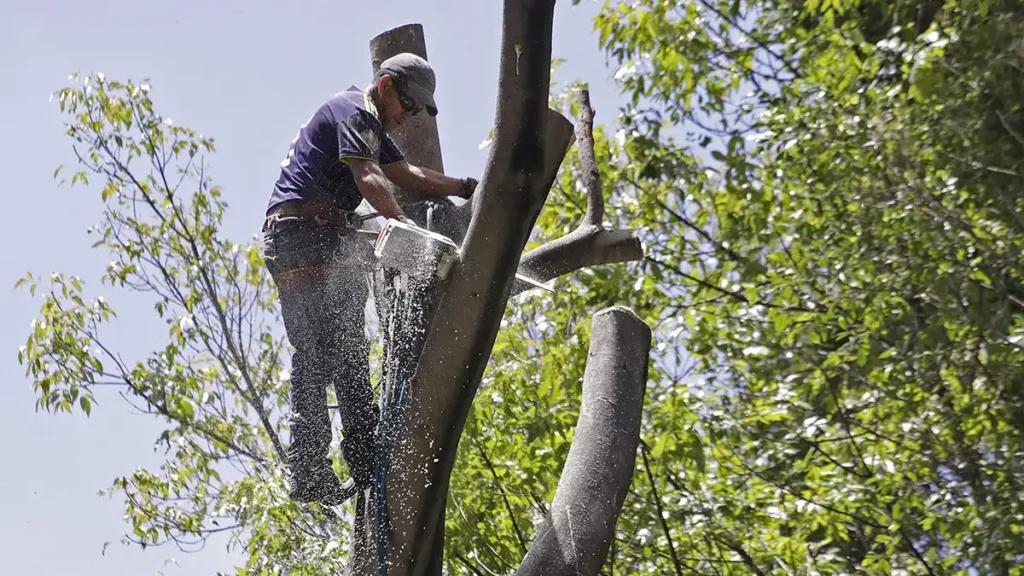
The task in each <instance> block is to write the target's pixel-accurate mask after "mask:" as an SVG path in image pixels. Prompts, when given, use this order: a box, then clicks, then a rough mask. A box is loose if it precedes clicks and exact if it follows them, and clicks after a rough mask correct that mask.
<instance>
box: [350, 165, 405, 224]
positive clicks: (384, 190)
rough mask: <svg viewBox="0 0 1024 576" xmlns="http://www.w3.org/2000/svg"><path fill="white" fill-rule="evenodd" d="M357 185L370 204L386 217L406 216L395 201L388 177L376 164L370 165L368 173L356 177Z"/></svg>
mask: <svg viewBox="0 0 1024 576" xmlns="http://www.w3.org/2000/svg"><path fill="white" fill-rule="evenodd" d="M356 186H357V187H358V188H359V193H360V194H362V196H363V198H366V201H367V202H369V203H370V206H372V207H373V209H374V210H376V211H377V212H378V213H380V215H381V216H384V217H385V218H398V217H404V216H405V213H404V212H402V208H401V207H400V206H399V205H398V202H396V201H395V197H394V195H393V194H391V188H390V185H389V182H388V179H387V177H386V176H384V173H383V172H381V171H380V168H377V167H376V165H374V166H373V167H370V169H369V170H367V171H366V173H364V174H360V175H359V177H358V178H356Z"/></svg>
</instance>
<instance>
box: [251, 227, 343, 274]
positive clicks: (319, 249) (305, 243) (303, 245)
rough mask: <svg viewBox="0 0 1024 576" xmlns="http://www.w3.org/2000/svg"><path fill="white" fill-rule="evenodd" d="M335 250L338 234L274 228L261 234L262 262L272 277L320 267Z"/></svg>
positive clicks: (326, 230)
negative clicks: (314, 266)
mask: <svg viewBox="0 0 1024 576" xmlns="http://www.w3.org/2000/svg"><path fill="white" fill-rule="evenodd" d="M337 247H338V230H337V229H335V228H325V227H317V226H308V225H301V224H299V225H281V224H278V225H275V226H273V227H271V228H270V229H268V230H266V231H265V232H264V233H263V258H264V261H265V262H266V265H267V268H268V269H269V270H270V273H271V274H276V273H278V272H287V271H289V270H295V269H298V268H305V267H307V266H313V265H316V264H321V263H323V262H324V261H326V260H327V259H329V258H330V257H331V254H332V253H334V252H335V251H336V250H337Z"/></svg>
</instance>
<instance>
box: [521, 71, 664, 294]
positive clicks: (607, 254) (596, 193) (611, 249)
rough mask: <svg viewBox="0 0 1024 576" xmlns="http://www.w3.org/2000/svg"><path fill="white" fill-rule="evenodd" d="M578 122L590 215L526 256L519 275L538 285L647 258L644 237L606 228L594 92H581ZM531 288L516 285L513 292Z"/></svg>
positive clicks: (577, 136)
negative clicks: (596, 152) (590, 268)
mask: <svg viewBox="0 0 1024 576" xmlns="http://www.w3.org/2000/svg"><path fill="white" fill-rule="evenodd" d="M578 108H579V117H578V118H577V120H576V141H577V143H578V144H579V157H580V179H581V180H582V181H583V188H584V189H585V190H586V193H587V212H586V214H585V215H584V216H583V221H582V222H581V223H580V225H579V227H577V228H576V229H575V230H573V231H572V232H571V233H569V234H567V235H565V236H563V237H561V238H559V239H557V240H553V241H551V242H548V243H547V244H544V245H543V246H539V247H537V248H535V249H533V250H530V251H529V252H527V253H526V254H524V255H523V258H522V262H520V264H519V272H520V273H521V274H522V275H524V276H526V277H527V278H531V279H533V280H536V281H538V282H547V281H548V280H552V279H554V278H558V277H559V276H562V275H564V274H568V273H569V272H572V271H574V270H579V269H580V268H586V267H587V266H595V265H598V264H610V263H613V262H630V261H635V260H640V259H642V258H643V257H644V248H643V245H642V244H641V243H640V238H639V237H637V234H636V232H635V231H633V230H608V229H606V228H605V227H604V224H603V221H604V189H603V187H602V185H601V175H600V173H599V172H598V169H597V159H596V158H595V156H594V110H593V108H591V107H590V92H589V91H588V90H581V91H580V94H579V101H578ZM529 288H530V285H529V284H526V283H525V282H518V281H517V282H516V283H515V284H514V285H513V286H512V293H513V294H518V293H520V292H522V291H524V290H527V289H529Z"/></svg>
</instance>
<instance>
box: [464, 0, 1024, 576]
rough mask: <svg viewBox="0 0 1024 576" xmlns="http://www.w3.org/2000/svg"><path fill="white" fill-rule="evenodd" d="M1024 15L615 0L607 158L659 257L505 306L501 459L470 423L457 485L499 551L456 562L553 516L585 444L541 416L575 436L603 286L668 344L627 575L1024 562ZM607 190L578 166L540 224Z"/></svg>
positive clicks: (613, 182) (973, 9) (471, 523)
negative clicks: (571, 462)
mask: <svg viewBox="0 0 1024 576" xmlns="http://www.w3.org/2000/svg"><path fill="white" fill-rule="evenodd" d="M1021 24H1022V14H1021V12H1020V9H1019V7H1018V5H1017V4H1015V3H1009V2H1006V3H1003V2H970V3H957V2H948V3H942V2H934V1H933V2H901V3H887V2H868V1H861V2H851V1H847V0H843V1H839V2H828V1H825V2H817V1H813V0H812V1H808V2H806V3H804V2H799V3H794V2H788V1H772V2H739V1H732V0H729V1H724V0H723V1H716V0H693V1H689V2H676V1H662V0H640V1H637V2H630V3H628V4H627V3H622V4H607V5H606V6H605V9H604V10H603V11H602V13H601V14H600V15H599V16H598V18H597V19H596V20H595V28H596V30H597V31H598V33H599V35H600V37H601V42H602V46H603V47H604V48H605V49H606V50H607V52H608V54H609V55H610V56H611V57H612V58H613V59H614V60H615V61H616V62H617V63H618V65H619V68H618V72H617V73H616V79H617V80H618V81H619V82H620V85H621V87H622V89H623V92H624V94H625V95H626V96H627V100H628V104H627V105H626V107H625V109H623V110H622V112H621V114H620V115H619V117H618V119H617V120H618V125H619V126H618V128H619V129H618V131H617V132H616V133H615V135H614V136H612V137H611V138H609V135H608V134H604V133H601V134H600V136H599V137H598V139H597V143H598V159H599V162H600V163H601V164H602V165H603V167H602V178H603V181H604V184H605V188H606V193H607V194H608V195H610V196H611V198H612V204H613V205H614V206H616V208H610V209H609V213H610V214H611V215H612V216H613V217H617V218H619V220H620V222H619V224H620V225H623V226H632V227H641V228H644V229H645V230H646V233H645V238H644V239H645V242H646V245H647V249H648V251H649V258H648V260H647V261H646V262H645V263H644V264H643V265H642V267H634V266H629V267H615V268H609V269H600V270H595V271H592V272H593V273H591V274H581V275H578V276H577V277H575V278H574V279H572V280H565V281H562V283H561V284H560V288H561V289H563V290H565V291H566V292H565V293H561V294H558V295H554V296H538V297H535V298H533V299H531V300H530V301H529V302H528V303H526V304H524V305H523V312H522V313H518V312H517V313H515V314H511V315H510V325H509V327H508V330H509V332H508V333H506V334H505V335H504V336H503V339H502V342H509V343H510V344H509V345H508V348H506V349H505V350H502V351H499V352H497V353H496V354H495V362H496V364H497V366H500V368H501V369H500V371H495V374H500V376H498V375H496V376H494V377H493V378H492V379H491V380H489V381H488V383H487V384H488V388H487V389H485V390H484V391H483V393H482V394H481V397H480V398H479V399H478V400H477V403H476V405H475V406H474V417H473V418H474V419H473V423H472V424H471V426H473V427H474V429H476V430H480V431H481V433H482V434H483V435H485V436H487V437H489V438H493V440H491V442H493V443H492V444H489V445H488V449H489V450H490V452H489V455H488V459H489V460H490V462H491V463H494V462H498V463H499V464H498V466H499V468H503V469H502V470H500V474H501V476H500V478H501V480H500V481H498V480H497V479H496V477H495V475H494V474H491V472H490V470H489V469H488V468H489V467H488V464H487V462H486V461H485V460H484V459H483V457H482V456H478V455H475V454H474V452H473V449H472V448H471V447H467V446H463V447H462V452H461V453H460V461H459V464H458V466H457V469H458V470H460V476H459V478H458V479H457V481H456V483H455V484H454V485H453V489H452V501H451V502H450V510H451V509H452V507H453V506H454V505H455V504H456V502H455V501H456V500H457V499H458V498H460V497H461V498H463V499H464V500H463V501H461V502H458V505H459V506H461V507H462V508H463V509H465V508H468V507H470V506H468V505H467V502H478V503H479V507H480V508H481V511H480V512H479V513H478V514H477V515H476V516H471V515H470V517H469V518H465V517H464V518H465V519H466V520H467V521H468V522H467V523H466V524H460V523H459V520H458V519H457V518H458V516H457V512H454V511H453V512H452V513H451V514H450V521H449V534H451V535H452V536H453V538H455V537H458V538H464V540H463V541H462V543H463V544H465V545H464V546H461V548H460V543H459V542H456V541H451V542H449V549H451V550H455V549H462V550H466V549H472V550H473V551H474V553H475V554H477V556H476V557H472V558H469V557H467V558H464V559H460V560H455V559H452V560H451V561H450V564H449V568H450V569H451V570H452V571H453V573H454V572H458V573H465V574H469V573H473V574H480V573H487V572H488V569H489V570H491V571H493V572H495V573H501V572H504V571H506V570H507V567H508V565H509V564H513V563H514V562H515V558H516V557H517V554H520V553H521V552H522V550H521V549H517V547H516V546H515V545H514V543H515V542H516V540H518V539H519V536H518V535H517V534H516V533H515V532H516V531H517V530H518V531H520V532H523V533H524V534H525V535H524V536H523V539H524V540H526V541H527V542H528V541H529V538H530V530H531V529H532V526H533V525H534V524H535V521H536V519H537V518H539V515H540V514H541V513H542V511H543V505H542V502H545V501H547V500H546V498H547V497H550V492H548V490H550V489H551V488H552V487H553V483H554V481H555V478H556V476H557V470H558V469H559V467H560V465H561V462H562V459H563V457H564V455H563V454H561V453H558V452H557V451H556V450H555V449H554V448H557V447H564V444H562V443H557V444H555V445H548V444H545V443H544V442H537V441H535V440H534V439H533V438H534V437H533V435H532V431H533V430H534V429H535V428H536V427H538V426H547V425H548V424H547V422H549V421H550V422H552V423H553V424H552V426H554V428H548V430H549V434H553V435H554V436H555V437H556V438H560V437H561V436H562V435H568V434H571V431H570V430H569V429H567V428H565V427H564V426H565V424H562V423H561V414H562V412H563V411H564V412H572V410H573V407H574V406H577V403H576V399H577V398H578V396H573V395H570V396H569V397H564V398H563V397H561V396H555V397H551V394H552V393H551V392H550V391H551V390H552V389H554V388H558V387H560V386H561V387H564V388H567V389H569V390H572V391H573V394H575V388H574V386H577V385H576V384H574V382H577V380H578V378H579V376H580V375H581V373H580V372H579V371H578V366H580V362H581V360H582V358H584V356H585V347H584V346H582V345H581V343H580V342H579V341H578V339H577V338H578V337H577V335H576V331H577V330H578V328H579V326H580V323H579V321H578V315H577V313H576V312H575V310H576V308H575V306H576V305H577V303H578V302H579V301H580V300H585V299H588V298H589V299H590V301H589V303H588V304H590V305H593V304H594V303H595V301H601V302H609V303H610V302H614V301H616V299H619V300H626V301H628V302H629V303H630V304H631V305H633V306H634V308H636V309H637V310H638V311H639V312H641V313H642V314H643V315H645V316H646V320H647V321H648V322H650V323H651V324H652V325H653V326H656V327H657V329H656V338H657V348H656V349H657V350H660V351H661V354H660V355H659V356H658V357H657V358H656V359H655V364H656V366H657V367H658V370H657V371H656V372H654V376H653V377H652V384H651V386H650V387H649V396H648V399H647V406H646V407H645V420H644V428H643V439H644V442H645V444H644V448H643V450H641V452H640V454H639V455H638V461H637V464H638V466H637V474H636V476H635V477H634V481H633V486H632V490H631V495H630V498H629V499H628V500H627V502H626V504H625V508H624V513H623V515H622V516H621V517H620V519H619V530H618V538H617V541H616V542H615V545H614V546H613V549H612V551H611V553H610V558H609V561H608V565H607V567H606V572H607V573H609V574H614V573H616V572H619V573H623V572H624V573H635V572H651V573H659V574H660V573H674V574H684V573H700V574H750V573H755V574H769V573H780V574H850V573H863V574H972V573H983V574H1020V573H1022V572H1024V571H1022V569H1021V568H1020V565H1021V560H1022V559H1024V536H1022V529H1021V526H1022V525H1024V522H1022V520H1024V509H1022V504H1021V502H1022V489H1021V481H1022V479H1024V465H1022V463H1021V457H1022V455H1024V449H1022V433H1024V411H1022V408H1021V406H1022V405H1024V404H1022V400H1024V397H1022V395H1024V387H1022V384H1021V382H1022V381H1024V371H1022V370H1021V363H1022V360H1024V356H1022V355H1021V344H1022V333H1024V332H1022V328H1024V314H1022V312H1024V307H1022V306H1024V301H1022V286H1021V266H1020V264H1021V262H1020V254H1021V242H1022V236H1021V234H1022V233H1024V226H1022V223H1024V221H1022V220H1021V217H1020V214H1021V210H1022V200H1021V199H1020V194H1019V193H1018V189H1019V187H1020V178H1021V170H1022V160H1021V159H1022V154H1021V152H1022V149H1024V139H1022V137H1021V134H1022V133H1024V114H1022V111H1021V109H1020V105H1019V97H1018V95H1019V94H1020V93H1022V88H1024V86H1022V85H1021V84H1022V80H1024V75H1022V71H1024V52H1022V51H1021V46H1024V37H1022V32H1021V30H1024V28H1022V27H1021ZM599 132H600V131H599ZM582 199H583V194H582V190H581V189H577V188H575V186H574V181H573V175H572V174H571V173H570V172H566V173H563V175H562V179H561V182H560V186H559V187H558V188H556V190H555V191H553V193H552V199H551V200H550V201H549V204H548V211H546V212H545V214H543V215H542V217H541V220H540V222H539V225H540V230H541V234H542V236H541V238H538V241H540V240H542V239H543V238H545V237H546V238H550V237H554V236H557V235H559V234H561V233H564V232H566V231H568V230H569V229H571V228H572V226H574V225H575V222H577V221H578V219H579V217H580V215H581V214H582V211H583V207H582V202H583V200H582ZM545 235H546V236H545ZM637 268H642V270H639V269H637ZM538 320H540V321H542V322H544V323H545V326H547V323H548V322H552V323H553V326H549V327H547V331H546V332H545V333H544V334H543V336H544V346H543V350H542V352H540V353H537V354H534V353H532V350H531V348H530V346H531V345H532V343H533V342H537V337H538V336H540V334H537V329H536V323H537V322H538ZM515 346H519V347H520V348H518V349H517V348H516V347H515ZM679 346H685V348H686V353H684V354H676V353H674V352H673V351H674V350H676V349H677V348H678V347H679ZM555 366H557V367H558V369H560V372H559V371H558V370H557V369H554V368H553V367H555ZM526 383H532V386H531V385H527V384H526ZM488 390H490V391H492V392H491V393H492V394H496V396H495V397H496V398H497V397H500V398H501V399H502V401H501V402H500V403H495V402H492V401H491V399H490V395H489V394H488ZM541 390H544V391H545V393H544V394H541V393H540V391H541ZM510 397H516V398H517V399H518V401H517V402H516V403H515V405H513V406H509V404H510V402H509V398H510ZM548 397H550V400H545V399H546V398H548ZM538 401H541V402H542V404H540V406H542V409H539V408H538V404H537V403H538ZM510 411H511V412H512V413H516V414H518V416H517V417H516V418H515V419H509V417H508V414H509V413H510ZM554 413H557V414H558V415H559V418H557V419H556V418H552V417H551V416H550V414H554ZM572 419H573V418H568V417H567V418H566V421H568V422H570V424H569V425H571V421H572ZM535 470H541V471H543V476H538V475H536V474H535V473H534V471H535ZM483 488H486V490H485V489H483ZM506 499H507V500H508V501H509V502H510V503H511V504H510V505H506V504H504V500H506ZM469 531H472V536H467V535H466V534H467V533H468V532H469ZM510 542H511V543H512V544H509V543H510ZM498 543H501V544H502V545H501V546H499V545H498ZM470 544H472V546H469V545H470ZM463 556H465V554H463Z"/></svg>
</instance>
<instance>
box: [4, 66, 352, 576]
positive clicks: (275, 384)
mask: <svg viewBox="0 0 1024 576" xmlns="http://www.w3.org/2000/svg"><path fill="white" fill-rule="evenodd" d="M75 80H76V81H77V80H78V78H77V77H76V78H75ZM55 97H56V98H57V101H58V103H59V105H60V108H61V110H62V111H63V112H65V114H66V115H67V117H68V119H69V121H68V122H67V130H66V134H67V135H68V136H69V137H70V138H71V139H72V141H73V142H74V144H73V146H74V150H75V153H76V155H77V157H78V160H79V166H78V168H79V169H78V171H76V172H74V174H73V175H72V177H71V184H72V185H76V184H79V183H81V184H83V185H89V184H90V179H98V180H99V182H97V183H96V184H97V185H98V186H99V187H101V192H100V196H101V199H102V201H103V211H102V217H101V219H100V222H99V224H98V225H97V226H95V227H94V228H92V229H91V230H90V231H91V233H92V234H94V235H96V236H97V237H98V240H97V242H96V243H95V244H94V247H98V248H102V249H105V250H107V251H108V252H109V253H110V255H111V257H112V261H111V263H110V265H109V266H108V267H107V270H106V273H105V274H104V275H103V277H102V280H103V284H104V285H106V286H108V287H110V288H116V289H123V290H127V291H129V292H139V293H143V294H145V295H147V296H148V297H149V298H151V299H152V301H153V307H154V311H155V313H156V315H157V316H158V317H159V318H161V319H163V320H164V321H165V322H166V324H167V327H168V328H167V338H166V341H165V342H164V343H163V345H162V347H161V348H159V349H157V350H155V351H154V352H152V353H151V354H150V355H149V356H148V357H147V358H145V359H141V360H138V361H135V362H130V361H127V360H125V359H123V358H122V356H121V354H119V353H118V352H117V350H115V349H113V348H112V347H111V346H109V345H108V344H107V342H108V341H109V340H108V339H107V338H104V336H103V332H102V329H103V327H104V325H106V324H108V323H109V322H111V321H115V312H114V309H113V307H112V305H111V304H110V303H109V302H108V301H106V300H104V298H103V297H98V298H96V299H94V300H92V301H88V302H87V301H86V298H85V296H84V291H83V290H84V287H83V285H82V282H81V280H80V279H79V278H78V277H71V278H69V277H67V276H65V275H62V274H54V275H53V276H52V277H51V278H50V279H49V282H48V283H45V282H42V281H41V280H40V279H37V278H35V277H33V276H32V275H29V276H27V277H26V278H25V279H23V280H22V281H21V282H19V284H27V285H28V286H29V289H30V290H31V291H32V293H35V292H36V291H37V289H38V288H40V287H44V291H45V292H44V294H43V305H42V310H41V315H40V318H39V319H38V320H37V321H35V322H34V323H33V330H32V332H31V334H30V335H29V338H28V341H27V342H26V344H25V345H24V346H23V347H22V349H21V351H20V353H19V360H21V362H22V363H23V364H24V365H25V366H26V370H27V373H28V375H29V376H30V377H31V379H32V381H33V384H34V386H35V389H36V390H37V393H38V401H37V407H38V408H40V409H43V410H47V411H51V412H72V411H74V410H76V409H81V410H82V411H83V412H85V413H86V414H87V415H88V414H91V413H92V412H93V408H94V406H95V405H96V404H97V397H98V393H97V388H98V387H101V386H103V387H111V388H114V389H116V390H118V391H119V393H120V396H121V397H122V398H124V399H125V401H126V402H127V403H128V404H129V405H130V406H131V408H133V409H134V410H136V411H139V412H142V413H145V414H149V415H152V416H153V417H154V418H156V419H157V420H158V421H159V422H160V423H161V424H162V427H163V431H162V433H161V434H160V435H159V437H158V438H157V439H156V445H157V448H158V449H160V450H162V452H163V453H164V457H165V461H164V463H163V464H161V465H160V466H159V468H158V469H155V470H150V469H145V468H138V469H136V470H135V471H134V472H132V473H130V474H128V475H126V476H123V477H120V478H117V479H116V480H115V481H114V483H113V485H112V486H111V487H110V489H109V490H108V493H112V494H113V493H120V494H122V495H123V496H124V502H125V518H126V521H127V523H128V524H129V526H130V529H131V532H130V533H129V534H127V535H126V536H125V538H124V539H123V542H125V543H133V544H138V545H140V546H142V547H143V548H145V547H147V546H153V545H159V544H163V543H165V542H174V543H175V544H176V545H177V546H178V547H180V548H182V549H183V550H191V549H195V548H197V547H201V546H202V545H203V544H204V543H205V540H206V538H207V537H209V536H210V535H212V534H216V533H219V532H228V533H230V535H231V539H230V543H231V545H233V546H236V547H238V548H240V549H243V550H245V551H246V552H247V562H246V565H245V566H244V567H243V568H239V569H238V572H239V573H240V574H252V575H256V574H279V573H282V570H283V569H285V568H287V569H288V570H289V572H288V573H289V574H323V573H325V572H329V571H332V570H334V569H336V568H337V567H338V566H340V562H341V561H342V560H343V558H344V555H343V554H338V552H337V551H336V550H335V549H336V548H337V547H338V546H339V538H338V535H337V534H335V533H334V531H335V530H336V527H335V526H334V522H333V520H332V519H331V515H327V514H325V513H324V511H321V510H317V509H315V508H318V507H314V509H312V510H304V509H303V508H302V507H300V506H297V505H296V504H294V503H293V502H291V501H290V500H289V499H288V498H287V495H286V484H285V477H284V471H283V468H282V462H283V460H284V458H283V450H284V448H283V446H282V444H281V440H280V437H281V433H282V432H284V431H286V429H287V412H288V410H287V398H288V396H287V393H288V387H287V381H288V380H287V371H286V364H285V363H284V362H283V355H284V354H285V353H286V350H285V347H284V343H283V341H282V339H281V337H280V336H279V332H280V331H279V330H277V331H275V328H276V326H277V325H278V322H277V319H276V318H275V312H276V311H275V300H276V293H275V291H274V289H273V286H272V284H271V282H270V279H269V276H268V275H267V273H266V271H265V267H264V266H263V262H262V257H261V255H260V252H259V247H258V246H256V245H255V244H238V243H235V242H232V241H229V240H226V239H224V238H223V237H222V236H221V234H220V232H219V227H220V225H221V221H222V217H223V215H224V211H225V209H226V205H225V203H224V201H223V200H222V198H221V193H220V190H219V189H218V188H217V187H216V186H214V185H213V184H212V183H211V181H210V179H209V177H208V175H207V174H206V173H205V170H204V158H205V154H206V153H209V152H212V151H213V150H214V145H213V141H212V140H211V139H208V138H204V137H202V136H201V135H199V134H197V133H196V132H194V131H192V130H190V129H187V128H183V127H179V126H175V125H174V124H173V123H172V121H171V120H170V119H165V118H162V117H160V116H159V115H157V114H156V112H155V111H154V105H153V101H152V99H151V98H150V87H149V85H147V84H138V83H132V82H126V83H125V82H116V81H109V80H106V79H105V78H104V77H103V75H101V74H98V75H95V76H90V77H88V78H85V79H83V80H82V81H80V82H78V83H77V85H75V86H71V87H67V88H64V89H62V90H60V91H59V92H58V93H56V94H55ZM60 172H61V170H60V169H58V170H57V172H56V173H55V174H54V176H55V177H58V176H59V173H60ZM105 397H111V396H105Z"/></svg>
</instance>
